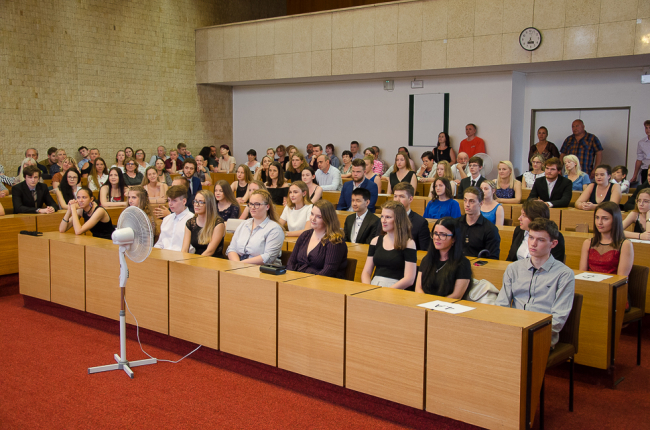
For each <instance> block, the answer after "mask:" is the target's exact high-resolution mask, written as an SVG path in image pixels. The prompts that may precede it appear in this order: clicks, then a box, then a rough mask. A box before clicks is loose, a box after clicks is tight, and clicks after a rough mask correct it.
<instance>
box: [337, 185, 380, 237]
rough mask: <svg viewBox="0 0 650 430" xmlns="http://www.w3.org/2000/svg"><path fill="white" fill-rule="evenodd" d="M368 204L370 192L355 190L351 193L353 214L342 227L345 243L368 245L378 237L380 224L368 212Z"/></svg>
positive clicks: (377, 218)
mask: <svg viewBox="0 0 650 430" xmlns="http://www.w3.org/2000/svg"><path fill="white" fill-rule="evenodd" d="M369 203H370V191H368V190H366V189H365V188H356V189H355V190H353V191H352V209H353V210H354V213H353V214H352V215H348V217H347V218H346V219H345V225H344V226H343V231H344V233H345V241H346V242H352V243H365V244H366V245H369V244H370V241H371V240H372V239H373V238H375V237H377V236H379V234H380V232H381V223H380V222H379V217H378V216H377V215H375V214H374V213H372V212H370V211H369V210H368V204H369Z"/></svg>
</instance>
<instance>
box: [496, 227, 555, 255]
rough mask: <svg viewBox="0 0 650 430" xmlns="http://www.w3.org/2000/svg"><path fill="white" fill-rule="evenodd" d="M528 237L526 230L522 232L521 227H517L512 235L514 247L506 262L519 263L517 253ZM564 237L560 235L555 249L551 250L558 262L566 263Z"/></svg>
mask: <svg viewBox="0 0 650 430" xmlns="http://www.w3.org/2000/svg"><path fill="white" fill-rule="evenodd" d="M525 235H526V230H522V228H521V227H519V226H517V227H516V228H515V231H514V232H513V233H512V245H510V251H509V252H508V257H507V258H506V261H517V251H518V250H519V247H520V246H521V242H523V241H524V236H525ZM564 246H565V245H564V236H562V233H560V238H559V239H558V241H557V245H555V248H553V249H551V255H552V256H553V257H554V258H555V259H556V260H557V261H561V262H563V263H564V257H565V251H564Z"/></svg>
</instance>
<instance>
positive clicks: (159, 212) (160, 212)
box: [153, 176, 194, 219]
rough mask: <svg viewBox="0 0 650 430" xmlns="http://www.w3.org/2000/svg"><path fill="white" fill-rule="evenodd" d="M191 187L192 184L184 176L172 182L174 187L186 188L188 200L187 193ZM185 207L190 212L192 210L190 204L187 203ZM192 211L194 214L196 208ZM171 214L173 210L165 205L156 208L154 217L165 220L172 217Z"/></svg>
mask: <svg viewBox="0 0 650 430" xmlns="http://www.w3.org/2000/svg"><path fill="white" fill-rule="evenodd" d="M189 186H190V183H189V181H188V180H187V178H185V177H184V176H178V177H176V178H174V180H173V181H172V187H183V188H185V198H186V199H187V193H188V191H187V189H188V188H189ZM170 188H171V187H170ZM185 206H186V207H187V209H188V210H189V209H190V206H189V204H187V202H186V203H185ZM192 206H194V204H192ZM191 209H192V210H191V211H190V212H192V213H194V208H193V207H192V208H191ZM171 213H172V210H171V209H170V208H169V207H168V206H164V205H161V206H158V207H157V208H154V210H153V215H154V217H156V218H158V219H163V218H165V217H166V216H168V215H170V214H171Z"/></svg>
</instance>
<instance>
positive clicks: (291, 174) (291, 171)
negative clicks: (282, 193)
mask: <svg viewBox="0 0 650 430" xmlns="http://www.w3.org/2000/svg"><path fill="white" fill-rule="evenodd" d="M271 164H273V163H271ZM281 166H282V165H281ZM269 167H270V166H269ZM307 167H309V163H308V162H307V160H305V156H304V155H302V154H301V153H300V152H295V153H294V154H293V155H292V156H291V160H290V162H289V164H288V167H287V170H286V172H284V173H283V175H284V178H285V179H286V180H287V181H289V182H294V181H300V180H302V171H303V170H305V169H306V168H307ZM282 169H284V167H282ZM283 171H284V170H283Z"/></svg>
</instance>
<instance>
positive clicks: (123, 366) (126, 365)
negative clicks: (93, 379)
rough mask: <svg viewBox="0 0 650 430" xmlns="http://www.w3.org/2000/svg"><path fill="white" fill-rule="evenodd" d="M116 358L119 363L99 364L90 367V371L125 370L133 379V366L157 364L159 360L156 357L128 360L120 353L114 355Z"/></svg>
mask: <svg viewBox="0 0 650 430" xmlns="http://www.w3.org/2000/svg"><path fill="white" fill-rule="evenodd" d="M113 357H114V358H115V361H117V364H107V365H106V366H97V367H90V368H88V373H89V374H90V373H100V372H108V371H110V370H124V372H126V374H127V375H129V378H131V379H133V370H131V368H132V367H138V366H146V365H147V364H156V363H157V362H158V360H156V359H155V358H148V359H146V360H137V361H127V360H124V361H122V359H121V358H120V356H119V355H117V354H115V355H114V356H113Z"/></svg>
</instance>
